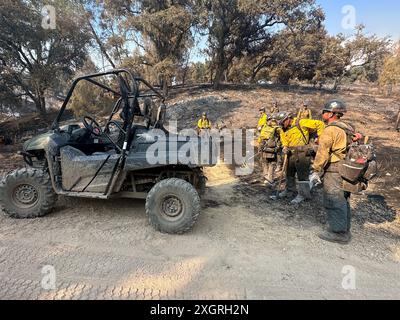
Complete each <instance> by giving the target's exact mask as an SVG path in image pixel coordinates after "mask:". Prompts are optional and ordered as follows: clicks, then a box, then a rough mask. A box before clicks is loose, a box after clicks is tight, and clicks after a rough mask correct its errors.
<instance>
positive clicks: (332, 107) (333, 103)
mask: <svg viewBox="0 0 400 320" xmlns="http://www.w3.org/2000/svg"><path fill="white" fill-rule="evenodd" d="M322 111H327V112H333V113H346V112H347V107H346V103H345V102H344V101H342V100H339V99H334V100H330V101H328V102H327V103H326V104H325V105H324V108H323V109H322Z"/></svg>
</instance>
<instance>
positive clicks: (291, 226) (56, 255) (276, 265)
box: [0, 166, 400, 299]
mask: <svg viewBox="0 0 400 320" xmlns="http://www.w3.org/2000/svg"><path fill="white" fill-rule="evenodd" d="M207 175H208V177H209V188H208V190H207V194H206V198H205V200H204V206H205V208H204V210H203V212H202V214H201V216H200V218H199V221H198V223H197V224H196V226H195V228H194V229H193V230H192V231H191V232H189V233H187V234H185V235H181V236H171V235H164V234H160V233H158V232H156V231H154V230H153V229H152V228H151V227H150V226H149V224H148V222H147V218H146V216H145V213H144V209H143V206H144V204H143V202H141V201H132V200H114V201H111V202H102V201H94V200H93V201H91V200H89V201H88V200H75V199H74V200H71V199H67V198H62V199H60V201H59V202H58V206H57V208H56V210H55V212H54V213H53V214H51V215H49V216H47V217H44V218H40V219H34V220H13V219H10V218H8V217H5V216H2V217H1V220H0V258H1V259H0V297H1V298H3V299H12V298H16V299H20V298H30V299H86V298H92V299H100V298H110V299H111V298H116V299H120V298H126V299H128V298H129V299H159V298H162V299H169V298H171V299H175V298H178V299H181V298H206V299H209V298H215V299H222V298H232V299H236V298H247V299H262V298H266V299H281V298H294V299H300V298H312V299H336V298H344V299H352V298H360V299H365V298H367V299H369V298H385V299H386V298H397V299H398V298H400V242H399V239H398V238H397V237H396V236H394V235H391V234H390V233H386V234H382V233H379V232H378V233H376V232H375V231H374V229H373V228H369V227H367V226H366V225H360V224H359V223H357V221H355V227H354V228H353V230H354V231H353V236H354V240H353V242H352V243H351V244H350V245H348V246H338V245H334V244H329V243H324V242H322V241H321V240H319V239H318V238H317V237H316V233H317V232H318V231H320V229H321V228H322V223H321V222H320V221H319V220H320V219H321V214H320V212H316V211H315V209H313V208H312V207H311V206H310V204H305V205H303V207H302V208H300V209H301V210H300V209H299V208H292V207H290V206H289V205H287V204H285V203H284V204H281V205H278V204H276V203H269V202H268V201H269V200H268V197H266V194H267V192H265V190H263V189H261V190H260V188H263V187H261V186H252V185H249V184H246V183H245V182H244V181H240V180H238V179H237V178H235V177H234V176H233V175H232V172H231V171H230V169H228V168H227V167H225V166H219V167H216V168H213V169H209V170H208V172H207ZM246 191H247V192H251V193H252V194H253V197H252V198H249V197H248V196H247V195H246ZM307 210H309V212H308V213H307V214H306V215H302V214H299V213H298V212H300V211H305V212H307ZM313 210H314V211H313ZM355 220H356V219H355ZM46 265H50V266H53V267H54V270H55V272H56V289H55V290H44V289H43V288H42V287H41V282H42V279H43V277H44V276H45V274H42V271H44V270H43V269H42V268H43V267H44V266H46ZM345 266H352V267H354V268H355V269H354V270H355V275H356V278H355V286H356V289H355V290H345V289H343V287H342V282H343V278H344V277H345V275H346V274H344V273H342V271H343V272H347V270H348V269H346V268H345V269H343V268H344V267H345Z"/></svg>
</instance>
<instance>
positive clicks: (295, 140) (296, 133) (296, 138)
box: [280, 118, 325, 148]
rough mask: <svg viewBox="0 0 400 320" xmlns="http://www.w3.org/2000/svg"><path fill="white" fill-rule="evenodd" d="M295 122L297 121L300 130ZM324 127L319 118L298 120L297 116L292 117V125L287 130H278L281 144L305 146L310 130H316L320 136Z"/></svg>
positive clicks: (290, 146)
mask: <svg viewBox="0 0 400 320" xmlns="http://www.w3.org/2000/svg"><path fill="white" fill-rule="evenodd" d="M296 123H298V125H299V127H300V128H301V131H300V129H299V128H298V126H297V125H296ZM324 129H325V124H324V123H323V122H322V121H320V120H310V119H302V120H298V119H297V118H294V119H293V121H292V125H291V126H290V128H289V129H288V130H286V131H284V130H280V138H281V143H282V146H284V147H288V148H294V147H301V146H305V145H307V144H308V143H309V140H310V131H317V134H318V136H321V134H322V132H323V131H324ZM302 132H303V133H302ZM303 134H304V136H303Z"/></svg>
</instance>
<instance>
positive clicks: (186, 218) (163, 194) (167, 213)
mask: <svg viewBox="0 0 400 320" xmlns="http://www.w3.org/2000/svg"><path fill="white" fill-rule="evenodd" d="M200 208H201V206H200V197H199V194H198V193H197V191H196V189H195V188H194V187H193V186H192V185H191V184H190V183H189V182H187V181H185V180H182V179H176V178H172V179H165V180H162V181H160V182H158V183H157V184H156V185H155V186H154V187H153V188H152V189H151V190H150V192H149V194H148V195H147V199H146V213H147V215H148V217H149V220H150V223H151V224H152V225H153V226H154V228H155V229H157V230H159V231H161V232H165V233H178V234H180V233H184V232H186V231H188V230H190V229H191V228H192V227H193V225H194V223H195V222H196V220H197V217H198V215H199V213H200Z"/></svg>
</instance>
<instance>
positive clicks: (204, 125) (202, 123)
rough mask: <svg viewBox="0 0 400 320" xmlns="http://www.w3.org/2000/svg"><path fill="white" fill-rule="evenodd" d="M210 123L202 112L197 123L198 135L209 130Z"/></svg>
mask: <svg viewBox="0 0 400 320" xmlns="http://www.w3.org/2000/svg"><path fill="white" fill-rule="evenodd" d="M210 129H211V121H210V120H209V119H208V117H207V113H206V112H203V114H202V116H201V118H200V119H199V121H198V122H197V132H198V133H200V132H201V131H202V130H210Z"/></svg>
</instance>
